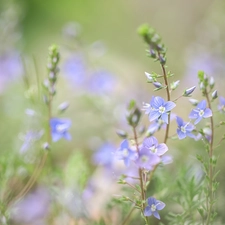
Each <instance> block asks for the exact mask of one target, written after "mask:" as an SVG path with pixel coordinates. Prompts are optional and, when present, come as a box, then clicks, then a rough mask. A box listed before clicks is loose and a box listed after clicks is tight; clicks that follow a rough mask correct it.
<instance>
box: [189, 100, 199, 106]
mask: <svg viewBox="0 0 225 225" xmlns="http://www.w3.org/2000/svg"><path fill="white" fill-rule="evenodd" d="M189 102H190V103H191V104H192V105H193V106H196V105H198V100H197V99H193V98H190V99H189Z"/></svg>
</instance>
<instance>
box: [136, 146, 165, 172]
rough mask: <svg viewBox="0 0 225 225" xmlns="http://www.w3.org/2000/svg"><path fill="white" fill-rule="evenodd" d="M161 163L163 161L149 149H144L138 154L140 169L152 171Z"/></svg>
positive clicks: (137, 161)
mask: <svg viewBox="0 0 225 225" xmlns="http://www.w3.org/2000/svg"><path fill="white" fill-rule="evenodd" d="M160 161H161V159H160V157H159V156H158V155H156V154H152V153H151V151H149V149H148V148H146V147H142V148H141V149H140V151H139V153H138V158H137V160H136V164H137V165H138V167H139V168H143V169H146V170H149V171H151V170H153V169H154V167H155V166H156V165H157V164H158V163H160Z"/></svg>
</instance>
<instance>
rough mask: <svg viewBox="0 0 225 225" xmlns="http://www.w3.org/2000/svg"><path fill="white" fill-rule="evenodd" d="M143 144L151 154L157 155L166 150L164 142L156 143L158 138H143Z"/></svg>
mask: <svg viewBox="0 0 225 225" xmlns="http://www.w3.org/2000/svg"><path fill="white" fill-rule="evenodd" d="M143 146H144V147H145V148H147V149H148V150H149V151H150V152H151V153H152V154H156V155H158V156H161V155H163V154H164V153H165V152H167V151H168V147H167V145H166V144H164V143H162V144H158V140H157V139H156V138H155V137H153V136H152V137H149V138H145V139H144V141H143Z"/></svg>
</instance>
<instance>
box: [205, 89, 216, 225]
mask: <svg viewBox="0 0 225 225" xmlns="http://www.w3.org/2000/svg"><path fill="white" fill-rule="evenodd" d="M205 96H206V100H207V103H208V107H209V109H211V110H212V107H211V102H210V99H209V93H208V92H207V90H206V91H205ZM210 127H211V131H212V135H211V141H210V146H209V174H208V176H209V187H208V191H209V208H208V212H207V220H206V225H209V224H210V218H211V213H212V210H213V209H212V205H213V187H212V186H213V166H212V163H211V161H212V157H213V141H214V121H213V116H211V117H210Z"/></svg>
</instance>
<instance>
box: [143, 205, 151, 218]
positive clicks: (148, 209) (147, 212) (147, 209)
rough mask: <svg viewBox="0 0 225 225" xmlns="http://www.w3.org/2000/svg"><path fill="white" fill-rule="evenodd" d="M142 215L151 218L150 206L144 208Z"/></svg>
mask: <svg viewBox="0 0 225 225" xmlns="http://www.w3.org/2000/svg"><path fill="white" fill-rule="evenodd" d="M144 215H145V216H151V215H152V211H151V207H150V206H146V208H145V210H144Z"/></svg>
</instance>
